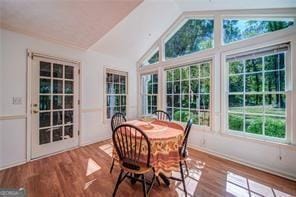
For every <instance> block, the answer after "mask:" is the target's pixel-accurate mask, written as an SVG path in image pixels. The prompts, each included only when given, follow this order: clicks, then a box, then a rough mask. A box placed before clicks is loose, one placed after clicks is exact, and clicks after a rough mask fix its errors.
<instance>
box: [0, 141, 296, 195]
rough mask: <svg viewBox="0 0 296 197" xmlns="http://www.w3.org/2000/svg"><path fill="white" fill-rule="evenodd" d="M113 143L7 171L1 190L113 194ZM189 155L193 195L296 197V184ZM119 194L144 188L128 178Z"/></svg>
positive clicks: (178, 189) (175, 188) (160, 190)
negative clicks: (286, 196)
mask: <svg viewBox="0 0 296 197" xmlns="http://www.w3.org/2000/svg"><path fill="white" fill-rule="evenodd" d="M109 143H110V141H109V140H107V141H104V142H99V143H96V144H92V145H88V146H85V147H81V148H77V149H74V150H70V151H68V152H64V153H60V154H57V155H53V156H51V157H47V158H43V159H39V160H35V161H32V162H29V163H27V164H23V165H20V166H17V167H13V168H9V169H6V170H2V171H0V188H20V187H23V188H25V189H26V191H27V194H28V196H30V197H35V196H36V197H40V196H50V197H51V196H61V197H75V196H79V197H80V196H86V197H92V196H111V195H112V192H113V189H114V186H115V182H116V180H117V176H118V174H119V168H118V166H117V165H115V167H114V169H113V172H112V174H110V173H109V169H110V165H111V161H112V158H111V157H110V155H109V154H110V150H107V149H108V147H110V146H108V145H107V144H109ZM100 147H102V148H100ZM104 148H105V149H106V150H105V149H104ZM108 151H109V152H108ZM189 152H190V158H191V161H189V162H188V166H189V169H190V170H189V171H190V172H189V176H188V175H187V174H186V173H185V175H186V176H185V182H186V186H187V190H188V193H189V194H190V196H206V197H208V196H215V197H216V196H236V195H238V194H239V195H242V194H246V196H250V195H251V194H252V195H258V196H275V194H277V195H279V196H280V195H282V196H284V194H286V195H290V196H296V182H294V181H291V180H287V179H284V178H282V177H278V176H275V175H272V174H269V173H265V172H262V171H259V170H256V169H253V168H250V167H246V166H243V165H241V164H238V163H234V162H232V161H228V160H225V159H222V158H218V157H215V156H212V155H208V154H206V153H202V152H199V151H196V150H192V149H190V150H189ZM175 174H176V175H177V176H179V175H178V173H177V172H176V173H174V175H175ZM147 177H148V179H149V178H151V177H152V176H151V175H148V176H147ZM280 192H281V193H280ZM117 196H142V185H141V184H139V183H136V184H135V185H132V184H130V182H129V180H125V181H124V182H123V183H122V184H121V185H120V187H119V189H118V192H117ZM151 196H155V197H160V196H184V193H183V185H182V184H181V183H179V182H176V183H175V182H174V181H172V183H171V185H170V186H169V187H166V186H165V185H164V184H161V186H158V185H157V184H155V185H154V187H153V189H152V190H151Z"/></svg>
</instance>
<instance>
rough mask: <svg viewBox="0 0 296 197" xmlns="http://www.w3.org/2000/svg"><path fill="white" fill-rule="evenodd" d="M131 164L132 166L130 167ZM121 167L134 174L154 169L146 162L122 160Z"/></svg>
mask: <svg viewBox="0 0 296 197" xmlns="http://www.w3.org/2000/svg"><path fill="white" fill-rule="evenodd" d="M128 166H130V167H128ZM134 166H135V167H137V169H133V167H134ZM120 167H121V168H122V169H123V170H124V171H126V172H129V173H133V174H146V173H148V172H149V171H150V170H152V168H151V167H147V165H146V164H141V163H136V164H133V163H132V162H120Z"/></svg>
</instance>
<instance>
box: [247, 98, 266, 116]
mask: <svg viewBox="0 0 296 197" xmlns="http://www.w3.org/2000/svg"><path fill="white" fill-rule="evenodd" d="M245 105H246V107H245V112H249V113H262V112H263V95H259V94H251V95H246V104H245Z"/></svg>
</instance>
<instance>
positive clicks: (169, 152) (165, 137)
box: [113, 120, 184, 175]
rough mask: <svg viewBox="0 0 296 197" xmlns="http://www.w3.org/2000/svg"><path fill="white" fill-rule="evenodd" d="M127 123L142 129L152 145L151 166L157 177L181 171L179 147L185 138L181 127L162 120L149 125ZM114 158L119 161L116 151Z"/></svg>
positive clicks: (144, 123)
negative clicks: (161, 174) (160, 174)
mask: <svg viewBox="0 0 296 197" xmlns="http://www.w3.org/2000/svg"><path fill="white" fill-rule="evenodd" d="M126 123H127V124H131V125H134V126H136V127H138V128H140V129H141V130H142V131H144V132H145V134H146V135H147V136H148V138H149V141H150V145H151V155H150V165H151V166H153V167H154V169H155V173H156V175H158V174H159V173H163V174H165V175H170V174H171V172H172V171H179V161H180V157H179V147H180V146H181V144H182V140H183V136H184V129H183V127H182V126H181V125H179V124H176V123H173V122H167V121H160V120H154V121H152V122H149V123H147V122H145V121H141V120H132V121H128V122H126ZM143 154H146V155H147V151H143ZM113 157H114V158H115V160H118V156H117V154H116V152H115V151H114V149H113Z"/></svg>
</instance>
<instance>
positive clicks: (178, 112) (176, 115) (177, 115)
mask: <svg viewBox="0 0 296 197" xmlns="http://www.w3.org/2000/svg"><path fill="white" fill-rule="evenodd" d="M173 120H175V121H180V120H181V110H180V109H176V108H174V114H173Z"/></svg>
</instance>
